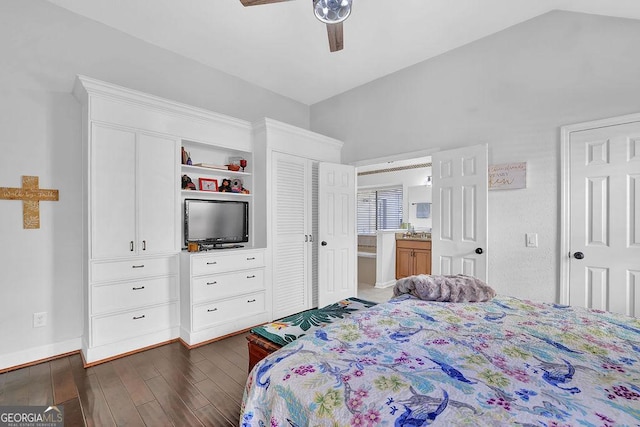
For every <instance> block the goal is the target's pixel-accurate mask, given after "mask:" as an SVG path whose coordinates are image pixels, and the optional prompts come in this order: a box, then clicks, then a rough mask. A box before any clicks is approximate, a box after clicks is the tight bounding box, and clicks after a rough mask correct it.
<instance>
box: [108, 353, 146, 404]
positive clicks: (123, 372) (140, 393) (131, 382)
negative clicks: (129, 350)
mask: <svg viewBox="0 0 640 427" xmlns="http://www.w3.org/2000/svg"><path fill="white" fill-rule="evenodd" d="M112 363H113V368H114V369H115V371H116V373H117V374H118V377H119V378H120V381H122V384H124V387H125V388H126V389H127V392H128V393H129V396H130V397H131V400H132V401H133V404H134V405H135V406H140V405H142V404H144V403H147V402H151V401H153V400H155V397H154V395H153V393H151V390H149V387H147V383H145V382H144V379H142V377H141V376H140V375H138V371H137V370H136V368H134V367H133V365H132V364H131V363H130V361H129V359H127V358H126V357H125V358H122V359H118V360H114V361H113V362H112Z"/></svg>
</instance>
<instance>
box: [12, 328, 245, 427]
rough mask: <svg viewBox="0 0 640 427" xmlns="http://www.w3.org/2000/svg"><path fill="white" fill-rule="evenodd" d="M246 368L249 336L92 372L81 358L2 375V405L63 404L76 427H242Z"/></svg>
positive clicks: (142, 356)
mask: <svg viewBox="0 0 640 427" xmlns="http://www.w3.org/2000/svg"><path fill="white" fill-rule="evenodd" d="M245 361H246V362H245ZM245 364H248V351H247V344H246V338H245V335H242V336H238V337H230V338H225V339H224V340H220V341H217V342H214V343H211V344H208V345H206V346H202V347H199V348H197V349H193V350H189V349H186V348H184V347H183V346H182V345H180V344H179V343H172V344H168V345H165V346H162V347H158V348H155V349H150V350H147V351H144V352H141V353H137V354H133V355H129V356H126V357H123V358H121V359H117V360H113V361H110V362H106V363H104V364H100V365H96V366H94V367H91V368H88V369H85V368H84V366H83V360H82V358H81V356H80V355H79V354H74V355H71V356H68V357H64V358H60V359H57V360H53V361H50V362H44V363H41V364H38V365H34V366H31V367H27V368H21V369H17V370H15V371H10V372H7V373H4V374H0V405H16V404H20V405H46V404H52V403H55V404H61V405H63V406H64V408H65V421H66V422H65V425H70V426H76V425H78V426H82V425H86V426H89V427H93V426H99V427H102V426H116V425H147V426H172V425H176V426H177V425H184V426H199V425H207V426H209V425H210V426H220V427H227V426H237V425H239V419H238V418H239V414H240V404H241V400H242V393H243V391H244V383H245V381H246V375H247V374H246V366H245Z"/></svg>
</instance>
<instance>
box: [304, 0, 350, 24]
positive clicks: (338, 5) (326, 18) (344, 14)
mask: <svg viewBox="0 0 640 427" xmlns="http://www.w3.org/2000/svg"><path fill="white" fill-rule="evenodd" d="M352 1H353V0H313V12H314V14H315V15H316V18H318V19H319V20H320V21H322V22H324V23H325V24H337V23H339V22H342V21H344V20H345V19H347V18H348V17H349V15H350V14H351V3H352Z"/></svg>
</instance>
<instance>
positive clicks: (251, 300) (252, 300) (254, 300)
mask: <svg viewBox="0 0 640 427" xmlns="http://www.w3.org/2000/svg"><path fill="white" fill-rule="evenodd" d="M247 302H256V299H255V298H254V299H250V300H247Z"/></svg>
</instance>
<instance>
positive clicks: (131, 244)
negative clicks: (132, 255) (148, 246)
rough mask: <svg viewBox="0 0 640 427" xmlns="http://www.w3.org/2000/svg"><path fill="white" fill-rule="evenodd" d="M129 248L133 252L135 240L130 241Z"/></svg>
mask: <svg viewBox="0 0 640 427" xmlns="http://www.w3.org/2000/svg"><path fill="white" fill-rule="evenodd" d="M129 250H130V251H131V252H133V240H132V241H130V242H129Z"/></svg>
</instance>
